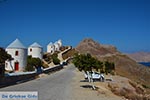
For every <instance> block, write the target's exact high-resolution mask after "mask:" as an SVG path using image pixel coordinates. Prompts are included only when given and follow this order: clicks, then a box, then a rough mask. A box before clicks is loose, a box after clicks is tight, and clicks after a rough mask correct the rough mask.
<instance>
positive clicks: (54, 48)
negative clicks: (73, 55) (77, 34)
mask: <svg viewBox="0 0 150 100" xmlns="http://www.w3.org/2000/svg"><path fill="white" fill-rule="evenodd" d="M60 47H62V42H61V40H58V41H56V42H55V43H54V44H53V43H52V42H50V43H49V44H48V45H47V52H48V53H51V54H53V53H54V52H55V51H60Z"/></svg>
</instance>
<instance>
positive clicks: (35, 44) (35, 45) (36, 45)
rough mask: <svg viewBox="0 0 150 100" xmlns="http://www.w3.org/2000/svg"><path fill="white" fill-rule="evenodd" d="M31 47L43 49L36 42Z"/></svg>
mask: <svg viewBox="0 0 150 100" xmlns="http://www.w3.org/2000/svg"><path fill="white" fill-rule="evenodd" d="M29 47H39V48H42V46H41V45H39V44H38V43H36V42H34V43H33V44H32V45H30V46H29Z"/></svg>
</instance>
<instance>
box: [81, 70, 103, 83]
mask: <svg viewBox="0 0 150 100" xmlns="http://www.w3.org/2000/svg"><path fill="white" fill-rule="evenodd" d="M88 74H89V77H90V78H92V79H93V80H100V81H104V79H105V78H104V75H103V74H99V73H97V72H94V71H92V72H87V73H84V76H85V79H88Z"/></svg>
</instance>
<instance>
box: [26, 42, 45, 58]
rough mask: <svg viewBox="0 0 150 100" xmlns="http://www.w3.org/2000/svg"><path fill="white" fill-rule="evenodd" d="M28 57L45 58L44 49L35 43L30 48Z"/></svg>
mask: <svg viewBox="0 0 150 100" xmlns="http://www.w3.org/2000/svg"><path fill="white" fill-rule="evenodd" d="M28 55H31V56H32V57H33V58H40V59H42V58H43V48H42V46H41V45H39V44H38V43H36V42H35V43H33V44H32V45H30V46H29V47H28Z"/></svg>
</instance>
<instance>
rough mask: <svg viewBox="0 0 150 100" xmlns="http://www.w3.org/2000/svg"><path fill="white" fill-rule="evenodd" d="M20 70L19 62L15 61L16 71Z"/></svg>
mask: <svg viewBox="0 0 150 100" xmlns="http://www.w3.org/2000/svg"><path fill="white" fill-rule="evenodd" d="M18 70H19V62H15V71H18Z"/></svg>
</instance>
